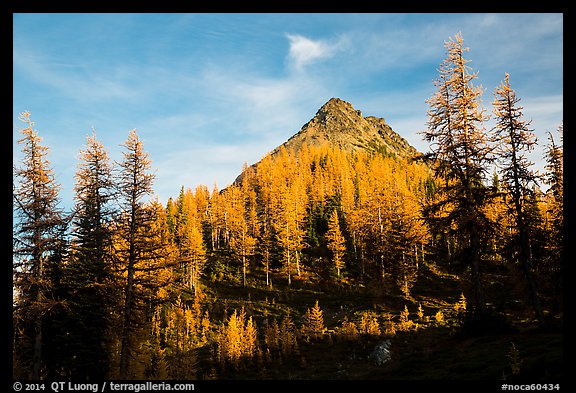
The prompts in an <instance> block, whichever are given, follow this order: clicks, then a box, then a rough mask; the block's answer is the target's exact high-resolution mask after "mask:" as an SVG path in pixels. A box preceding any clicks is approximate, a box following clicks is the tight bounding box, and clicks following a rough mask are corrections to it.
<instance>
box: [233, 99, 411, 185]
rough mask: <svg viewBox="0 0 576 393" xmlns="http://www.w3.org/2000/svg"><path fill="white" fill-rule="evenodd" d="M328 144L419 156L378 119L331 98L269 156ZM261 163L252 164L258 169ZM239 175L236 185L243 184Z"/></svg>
mask: <svg viewBox="0 0 576 393" xmlns="http://www.w3.org/2000/svg"><path fill="white" fill-rule="evenodd" d="M324 144H329V145H330V146H338V147H339V148H340V149H342V150H345V151H350V152H353V151H358V150H368V151H384V152H386V153H389V154H394V155H396V156H397V157H414V156H417V155H418V154H419V153H418V151H417V150H416V149H415V148H414V147H412V146H411V145H410V144H409V143H408V142H407V141H406V140H405V139H404V138H402V137H401V136H400V135H398V134H397V133H396V132H394V130H392V128H391V127H390V126H389V125H388V124H386V121H385V120H384V119H382V118H379V117H374V116H367V117H363V116H362V112H361V111H359V110H356V109H354V107H353V106H352V104H350V103H348V102H346V101H344V100H341V99H339V98H331V99H330V100H329V101H328V102H327V103H326V104H324V105H323V106H322V107H321V108H320V109H319V110H318V112H316V115H315V116H314V117H313V118H312V120H310V121H309V122H308V123H306V124H304V125H303V126H302V128H301V129H300V131H298V132H297V133H296V134H294V135H293V136H292V137H291V138H290V139H288V140H287V141H286V142H284V143H283V144H282V145H280V146H278V147H277V148H276V149H274V150H273V151H272V152H271V153H270V155H271V156H274V155H275V154H277V153H278V152H279V151H280V149H281V148H282V146H284V147H285V148H286V150H288V151H298V150H299V149H300V148H301V147H302V146H303V145H309V146H321V145H324ZM257 167H258V163H256V164H254V165H252V168H254V169H256V168H257ZM242 178H243V175H242V174H240V175H239V176H238V177H237V178H236V180H235V181H234V183H240V182H242Z"/></svg>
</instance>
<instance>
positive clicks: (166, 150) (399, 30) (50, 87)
mask: <svg viewBox="0 0 576 393" xmlns="http://www.w3.org/2000/svg"><path fill="white" fill-rule="evenodd" d="M13 21H14V35H13V45H14V49H13V154H14V163H15V164H16V165H18V162H19V159H20V146H19V145H18V144H17V143H16V141H17V140H18V139H19V138H20V134H19V129H21V128H22V123H21V122H19V121H18V114H19V113H20V112H22V111H25V110H28V111H30V113H31V118H32V120H33V121H35V122H36V125H35V128H36V129H37V130H38V132H39V134H40V136H41V137H42V138H43V144H44V145H45V146H47V147H49V148H50V151H51V153H50V156H49V160H50V161H51V163H52V165H53V168H54V170H55V173H56V177H57V180H58V182H59V183H60V184H61V185H62V191H61V197H62V202H63V205H64V207H67V208H69V207H71V206H72V196H73V191H72V190H73V181H74V180H73V178H74V173H75V170H76V165H77V163H78V161H77V157H78V151H79V149H81V148H84V146H85V142H86V135H88V134H90V133H91V129H92V128H94V129H95V131H96V135H97V137H98V139H99V140H100V141H102V143H103V144H104V145H105V146H106V148H107V150H108V153H109V155H110V157H111V158H112V159H113V160H121V153H122V148H121V147H120V144H122V143H123V142H124V141H125V140H126V138H127V136H128V132H129V131H130V130H131V129H133V128H136V129H137V130H138V133H139V135H140V137H141V139H142V140H143V142H144V147H145V150H147V151H148V152H149V153H150V155H151V159H152V166H153V170H154V171H155V173H156V176H157V178H156V181H155V186H154V188H155V192H156V194H157V195H158V196H159V198H160V200H161V201H162V202H163V203H165V202H166V201H167V199H168V197H170V196H176V195H177V194H178V191H179V189H180V187H181V186H182V185H183V186H185V187H192V188H194V187H195V186H196V185H198V184H205V185H207V186H208V188H209V189H212V187H213V186H214V184H215V183H217V185H218V187H219V188H223V187H225V186H226V185H228V184H229V183H231V182H232V181H233V180H234V179H235V178H236V176H237V175H238V174H239V173H240V171H241V168H242V164H243V163H244V162H247V163H248V164H252V163H254V162H256V161H258V160H260V159H261V158H262V157H263V156H264V155H265V154H266V153H267V152H268V151H270V150H272V149H273V148H275V147H276V146H278V145H279V144H281V143H283V142H284V141H285V140H287V139H288V138H289V137H290V136H292V135H293V134H294V133H296V132H297V131H298V130H299V129H300V128H301V127H302V125H304V124H305V123H306V122H307V121H308V120H310V119H311V118H312V117H313V116H314V114H315V113H316V111H317V110H318V109H319V108H320V106H322V105H323V104H324V103H325V102H326V101H328V100H329V99H330V98H332V97H339V98H342V99H344V100H346V101H349V102H350V103H352V105H353V106H354V107H355V108H356V109H359V110H361V111H362V112H363V114H364V116H368V115H371V116H378V117H383V118H385V119H386V121H387V123H388V124H390V126H391V127H392V128H393V129H394V130H395V131H396V132H398V133H399V134H400V135H402V136H403V137H404V138H406V139H407V140H408V142H410V143H411V144H412V145H413V146H414V147H416V148H417V149H418V150H420V151H426V150H427V149H428V145H427V144H426V143H425V142H424V141H423V140H422V136H421V135H419V134H418V131H421V130H424V129H425V127H426V120H427V116H426V110H427V108H428V107H427V105H426V103H425V100H426V99H428V98H429V97H430V96H431V95H432V94H433V92H434V90H435V88H434V85H433V80H434V79H435V78H436V77H437V75H438V74H437V69H438V66H439V65H440V63H441V62H442V60H443V59H444V57H445V48H444V42H445V41H446V40H448V38H449V37H451V36H454V35H455V34H456V33H458V32H461V33H462V35H463V37H464V45H465V46H467V47H469V48H470V51H469V52H468V53H467V56H466V57H467V58H468V59H470V60H471V61H472V62H471V63H470V66H471V67H472V68H473V69H474V70H475V71H479V75H478V79H477V80H476V82H477V84H481V85H482V86H483V88H484V89H485V93H484V95H483V104H484V107H485V108H486V110H487V112H491V110H492V106H491V102H492V100H493V91H494V88H495V87H496V86H497V85H498V84H499V83H500V81H502V80H503V79H504V74H505V72H508V73H510V83H511V85H512V88H514V89H515V90H516V92H517V94H518V96H519V97H520V98H521V99H522V101H521V105H523V106H524V115H525V118H526V119H527V120H529V119H532V128H534V129H535V132H536V134H537V136H538V137H539V140H540V142H541V146H540V147H539V148H538V149H537V150H536V151H535V152H534V153H533V154H532V155H531V158H532V160H533V161H535V163H536V167H537V168H539V169H541V168H543V162H542V154H543V153H542V152H543V145H544V144H545V143H546V142H547V140H546V136H545V133H546V132H547V131H552V132H555V131H556V129H557V127H558V125H559V124H560V122H561V121H562V119H563V15H562V14H550V13H543V14H534V13H533V14H529V13H522V14H509V13H503V14H481V13H465V14H456V13H449V14H322V13H314V14H302V13H299V14H264V13H258V14H164V13H162V14H49V13H47V14H14V15H13ZM491 126H492V123H491V121H489V122H487V124H486V127H487V128H488V129H489V128H490V127H491Z"/></svg>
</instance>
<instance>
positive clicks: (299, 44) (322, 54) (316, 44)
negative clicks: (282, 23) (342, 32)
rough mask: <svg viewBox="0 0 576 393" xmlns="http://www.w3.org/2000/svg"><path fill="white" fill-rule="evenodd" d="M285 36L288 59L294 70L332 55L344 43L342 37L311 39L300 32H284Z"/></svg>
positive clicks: (340, 48) (343, 45)
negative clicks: (287, 43)
mask: <svg viewBox="0 0 576 393" xmlns="http://www.w3.org/2000/svg"><path fill="white" fill-rule="evenodd" d="M286 38H288V41H289V42H290V48H289V51H288V59H289V61H290V64H292V65H293V66H294V68H295V69H296V70H302V69H303V68H304V67H305V66H307V65H309V64H312V63H314V62H317V61H320V60H323V59H328V58H330V57H332V56H334V55H335V54H336V52H338V51H339V50H342V49H344V47H345V44H346V41H345V40H343V39H342V38H340V39H338V40H336V41H327V40H313V39H311V38H308V37H305V36H303V35H300V34H286Z"/></svg>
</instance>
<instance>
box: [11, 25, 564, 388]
mask: <svg viewBox="0 0 576 393" xmlns="http://www.w3.org/2000/svg"><path fill="white" fill-rule="evenodd" d="M446 50H447V58H446V60H445V61H444V63H443V64H442V67H441V68H440V77H439V79H438V80H437V81H436V87H437V89H438V90H437V92H436V93H435V94H434V95H433V96H432V97H431V98H430V99H429V100H428V104H429V106H430V110H429V114H428V115H429V122H428V129H427V130H426V131H424V132H423V138H424V139H425V140H427V141H428V142H430V146H431V149H430V152H428V153H425V154H423V153H419V152H417V151H416V149H414V148H413V147H412V146H410V145H409V144H408V143H407V142H406V141H405V140H404V139H403V138H402V137H401V136H400V135H398V134H397V133H396V132H395V131H393V130H392V129H391V128H390V126H388V125H387V124H386V122H385V121H384V120H383V119H378V118H376V117H366V118H365V117H362V114H361V112H359V111H357V110H355V109H354V108H353V107H352V105H351V104H349V103H347V102H345V101H342V100H339V99H332V100H330V101H328V103H326V105H324V106H323V107H322V108H321V109H320V110H319V111H318V112H317V114H316V116H315V117H314V118H313V119H312V120H311V121H310V122H309V123H307V124H306V125H304V127H303V128H302V130H301V131H300V132H299V133H297V134H295V135H294V137H292V138H291V139H290V140H289V141H287V142H286V143H285V144H284V145H282V146H279V147H278V148H277V149H275V150H274V151H272V152H270V153H268V154H267V155H265V156H264V158H263V159H262V160H260V161H259V162H258V163H255V164H254V165H252V166H248V165H245V167H244V168H243V170H242V173H241V175H240V176H239V177H238V178H237V180H236V182H234V183H233V184H231V185H228V186H227V187H225V188H224V189H222V190H220V189H218V188H217V187H214V188H213V189H210V188H208V187H207V186H206V185H197V186H191V185H183V186H182V188H181V189H180V191H179V193H178V192H175V195H174V197H173V198H170V199H169V200H168V201H166V202H164V203H163V202H161V201H159V200H157V199H155V198H154V197H153V195H154V188H153V184H154V175H153V174H152V171H151V168H152V159H151V157H150V156H149V155H148V153H147V152H146V150H145V148H144V146H143V143H142V141H141V140H140V138H139V136H138V132H137V131H136V130H133V131H131V132H130V133H129V135H128V138H127V140H126V142H125V143H124V144H123V145H122V149H123V156H122V160H120V161H119V162H112V161H111V160H110V159H109V157H108V153H107V151H106V149H105V147H104V146H103V145H102V144H101V143H100V142H99V141H98V139H97V137H96V135H95V134H92V135H91V136H88V137H87V140H86V145H85V146H84V147H83V148H82V149H81V154H80V156H79V157H80V158H79V165H78V170H77V172H76V178H75V179H76V187H75V206H74V209H73V210H72V211H71V212H64V211H63V210H62V209H61V208H59V205H58V189H59V186H58V183H57V180H56V178H55V176H54V173H53V171H52V169H51V168H50V163H49V162H48V161H47V159H46V152H47V150H48V148H47V147H44V146H43V145H42V143H41V138H40V136H39V133H38V132H37V131H36V130H35V129H34V123H33V122H32V120H31V115H30V114H29V113H27V112H24V113H22V115H21V118H20V119H21V120H22V121H23V122H24V128H23V129H22V139H21V141H20V144H21V145H22V151H23V155H24V159H23V161H22V163H21V166H20V167H18V168H15V171H14V182H15V183H14V206H15V211H16V213H17V215H18V220H17V221H16V222H15V226H14V242H13V244H14V246H13V249H14V270H13V272H14V273H13V279H14V299H13V303H14V309H13V326H14V330H13V331H14V351H13V360H14V367H13V376H14V378H22V379H50V378H51V379H79V380H98V379H221V378H225V379H506V380H517V379H521V378H525V377H527V376H529V377H530V378H531V381H549V380H558V379H559V378H560V377H561V375H562V367H563V366H562V342H563V339H562V327H563V302H562V292H563V283H562V272H563V265H562V258H563V237H562V236H563V178H562V176H563V166H562V165H563V164H562V162H563V157H562V145H561V143H558V141H557V140H555V139H554V137H553V136H552V134H550V139H549V141H548V142H547V155H546V157H542V160H545V161H546V162H547V165H546V173H545V174H543V176H540V175H538V174H537V173H536V172H535V171H534V170H533V168H532V165H533V164H532V163H530V162H529V161H528V160H527V158H526V155H527V153H528V152H529V151H530V149H531V146H533V145H534V144H535V143H537V142H536V141H535V139H534V136H533V134H532V131H531V130H530V128H529V122H527V121H525V120H524V118H523V114H522V108H521V107H520V106H519V105H517V103H518V101H519V98H517V97H516V95H515V92H514V90H513V89H512V88H511V86H510V77H509V75H507V74H506V75H505V77H504V80H503V82H502V84H501V85H500V86H498V87H497V88H496V89H495V91H494V108H495V110H494V114H493V115H494V117H495V118H496V119H497V125H496V126H495V127H494V129H492V130H486V128H485V127H483V122H484V121H485V120H486V119H485V116H486V115H485V114H484V112H483V111H482V109H481V108H480V106H479V105H480V104H479V98H480V95H481V90H480V89H477V88H476V87H475V86H474V85H473V84H472V81H473V80H474V79H475V78H476V74H474V73H472V72H471V70H470V69H469V67H468V66H467V65H466V63H467V61H466V59H465V58H464V57H463V53H464V52H465V50H463V46H462V39H461V37H460V36H459V35H457V36H456V37H455V38H454V39H451V40H450V41H449V42H447V44H446ZM559 131H560V132H562V129H560V130H559ZM538 143H542V142H538ZM183 170H186V168H185V167H183ZM544 186H545V187H544Z"/></svg>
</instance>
